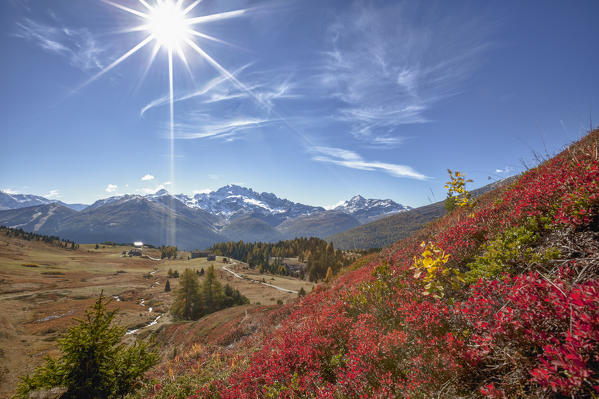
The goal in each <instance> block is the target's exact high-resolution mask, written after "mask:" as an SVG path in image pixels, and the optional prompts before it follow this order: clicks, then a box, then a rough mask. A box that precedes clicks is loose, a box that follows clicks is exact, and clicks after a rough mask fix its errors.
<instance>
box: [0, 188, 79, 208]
mask: <svg viewBox="0 0 599 399" xmlns="http://www.w3.org/2000/svg"><path fill="white" fill-rule="evenodd" d="M53 203H58V204H61V205H64V206H66V207H68V208H71V209H73V210H75V211H80V210H82V209H84V208H85V207H87V205H85V204H66V203H64V202H62V201H58V200H54V199H49V198H44V197H41V196H39V195H33V194H9V193H6V192H4V191H0V210H8V209H19V208H27V207H29V206H36V205H47V204H53Z"/></svg>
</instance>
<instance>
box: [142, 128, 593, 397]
mask: <svg viewBox="0 0 599 399" xmlns="http://www.w3.org/2000/svg"><path fill="white" fill-rule="evenodd" d="M598 148H599V131H594V132H592V133H591V134H589V136H587V137H586V138H584V139H583V140H581V141H580V142H579V143H576V144H574V145H573V146H571V147H570V148H569V149H568V150H566V151H564V152H563V153H561V154H560V155H558V156H557V157H556V158H554V159H553V160H550V161H548V162H546V163H544V164H543V165H541V166H539V167H538V168H536V169H533V170H530V171H529V172H527V173H525V174H524V175H523V176H521V177H520V178H519V179H517V181H515V182H514V183H513V184H511V185H510V186H509V187H507V188H505V189H503V190H494V191H492V192H490V193H487V194H486V195H483V196H482V197H480V198H479V200H478V201H477V204H476V206H475V207H474V208H473V209H472V210H467V209H458V210H457V211H455V212H452V213H451V214H449V215H447V216H445V217H444V218H441V219H439V220H437V221H435V222H433V223H431V224H429V225H427V226H426V227H425V228H424V229H423V230H420V231H418V232H416V233H415V234H414V235H412V236H410V237H409V238H406V239H404V240H401V241H399V242H397V243H395V244H394V245H392V246H391V247H389V248H387V249H386V250H384V251H383V252H382V253H381V254H380V255H375V256H369V257H367V258H364V259H362V260H360V261H358V262H357V263H356V264H355V265H354V266H353V267H352V268H351V269H352V270H351V271H348V272H347V273H345V274H344V275H342V276H340V277H339V278H338V279H337V280H336V281H335V282H334V283H333V284H332V285H331V286H330V287H328V288H325V289H320V288H319V289H317V290H316V292H314V293H312V294H310V295H308V297H306V299H304V300H303V301H301V302H300V303H298V304H296V305H294V306H291V307H288V308H287V309H286V311H287V312H291V314H290V315H289V316H288V317H286V318H285V319H284V321H283V322H282V323H281V325H280V326H278V327H277V328H276V330H274V331H273V332H272V334H270V335H268V334H266V335H264V336H265V338H264V339H263V340H262V339H259V340H254V341H251V340H250V341H249V342H250V344H249V346H248V345H245V346H244V344H243V341H240V343H239V349H238V350H236V351H229V352H227V351H224V352H223V351H217V356H215V355H205V356H200V359H199V360H198V361H197V365H198V369H197V370H196V371H194V373H192V374H189V373H188V372H185V371H184V368H181V367H180V368H178V369H176V372H179V374H180V375H179V377H178V378H177V382H176V386H175V385H173V384H172V383H171V382H170V381H172V380H170V379H169V378H165V379H163V383H164V386H162V385H161V386H159V387H154V388H153V389H152V390H147V391H146V393H145V394H146V396H147V397H160V398H162V397H164V398H166V397H170V395H171V394H172V393H173V389H174V392H175V393H176V392H177V390H179V392H180V391H181V390H182V389H190V391H189V393H195V394H197V395H198V397H209V396H213V397H225V398H234V397H235V398H254V397H330V398H333V397H430V396H442V397H481V396H486V397H504V396H508V397H564V396H565V397H570V396H571V397H591V396H592V395H595V396H596V395H597V393H599V356H598V355H597V353H599V279H598V276H599V263H598V262H597V258H599V245H598V242H599V237H598V231H599V216H598V214H599V162H598V159H597V153H598ZM522 231H524V233H531V234H532V235H531V236H526V234H524V233H523V232H522ZM514 237H516V238H514ZM522 237H528V238H527V241H525V242H524V243H519V241H518V239H520V238H522ZM530 237H533V239H531V238H530ZM423 241H425V242H430V243H432V244H433V245H434V246H435V247H436V248H439V250H441V251H443V253H444V254H446V255H449V258H448V259H449V261H448V262H447V263H446V264H442V265H441V267H440V268H438V269H437V271H436V272H434V270H433V269H430V270H429V271H430V272H431V275H432V277H433V281H436V282H438V284H439V286H442V287H444V288H445V290H444V294H445V295H444V297H442V298H441V297H434V296H433V295H425V293H424V290H425V285H424V282H423V276H422V275H421V276H420V277H416V275H415V273H414V270H413V269H412V265H413V264H414V261H415V259H422V257H423V249H422V247H421V246H420V243H421V242H423ZM514 243H516V244H517V245H512V244H514ZM547 250H552V251H553V250H558V251H559V252H558V253H559V255H556V256H553V257H550V258H547V259H545V260H542V261H541V260H538V259H537V258H535V256H536V255H540V254H544V253H546V251H547ZM435 256H436V255H433V257H435ZM535 259H536V260H535ZM489 260H493V261H496V265H495V266H497V268H498V270H495V272H496V275H497V276H499V277H500V278H495V277H489V278H486V279H480V280H478V281H477V282H474V283H473V284H471V285H464V284H460V283H457V282H456V280H455V279H451V278H450V277H449V276H451V275H453V273H448V274H446V273H444V272H443V271H444V270H448V271H452V270H456V271H460V272H462V273H472V272H473V271H475V272H480V269H477V268H476V267H475V265H476V262H478V264H482V263H484V261H489ZM487 266H488V265H487ZM489 270H490V269H487V270H486V271H489ZM504 271H510V272H511V275H507V274H506V275H502V274H501V273H502V272H504ZM424 276H426V273H425V274H424ZM475 281H476V280H475ZM452 283H457V284H452ZM435 292H436V293H439V291H435ZM246 342H248V341H246ZM255 350H258V352H256V353H254V351H255ZM182 364H185V363H182ZM217 364H219V365H220V367H215V365H217ZM173 366H174V367H176V366H177V364H176V363H175V364H173ZM200 366H202V369H201V370H200ZM169 367H170V366H169ZM177 387H179V388H177Z"/></svg>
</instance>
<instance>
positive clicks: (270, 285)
mask: <svg viewBox="0 0 599 399" xmlns="http://www.w3.org/2000/svg"><path fill="white" fill-rule="evenodd" d="M233 265H237V263H233ZM222 269H223V270H224V271H227V272H229V273H231V274H232V275H234V276H235V277H237V278H240V279H242V280H249V281H253V282H255V283H260V284H262V285H265V286H267V287H272V288H274V289H276V290H279V291H283V292H289V293H291V294H297V291H294V290H289V289H287V288H283V287H278V286H276V285H272V284H268V283H265V282H262V281H260V280H254V279H251V278H249V277H244V276H241V275H239V274H237V273H235V272H234V271H233V270H230V269H229V268H227V266H223V267H222Z"/></svg>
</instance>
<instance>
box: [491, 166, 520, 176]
mask: <svg viewBox="0 0 599 399" xmlns="http://www.w3.org/2000/svg"><path fill="white" fill-rule="evenodd" d="M514 171H515V169H514V168H512V167H511V166H506V167H505V168H502V169H500V168H498V169H495V173H502V174H503V173H506V174H507V173H511V172H514Z"/></svg>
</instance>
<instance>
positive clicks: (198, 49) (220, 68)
mask: <svg viewBox="0 0 599 399" xmlns="http://www.w3.org/2000/svg"><path fill="white" fill-rule="evenodd" d="M185 41H186V43H187V45H188V46H189V47H191V48H192V49H193V50H195V51H196V52H197V53H198V54H200V55H201V56H202V57H203V58H204V59H205V60H206V61H208V63H210V64H211V65H212V66H213V67H214V68H215V69H216V70H217V71H219V72H220V73H221V74H222V75H224V76H225V77H227V79H229V80H230V81H231V82H233V83H235V85H236V86H237V87H239V88H240V89H241V90H243V91H245V92H246V93H248V94H249V95H250V96H252V98H254V99H255V100H256V101H258V103H260V104H261V105H262V106H264V107H266V108H270V107H269V106H268V104H265V103H264V101H263V100H262V99H261V98H260V97H259V96H257V95H256V94H255V93H254V92H253V91H252V90H250V89H249V88H248V87H247V86H246V85H244V84H243V83H241V82H240V81H239V79H237V78H236V77H235V76H233V74H232V73H231V72H229V71H227V70H226V69H225V67H223V66H222V65H221V64H219V63H218V62H217V61H216V60H215V59H214V58H212V57H211V56H210V55H208V53H206V52H205V51H204V50H202V48H201V47H199V46H198V45H197V44H195V43H194V42H193V41H192V40H190V39H186V40H185Z"/></svg>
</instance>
